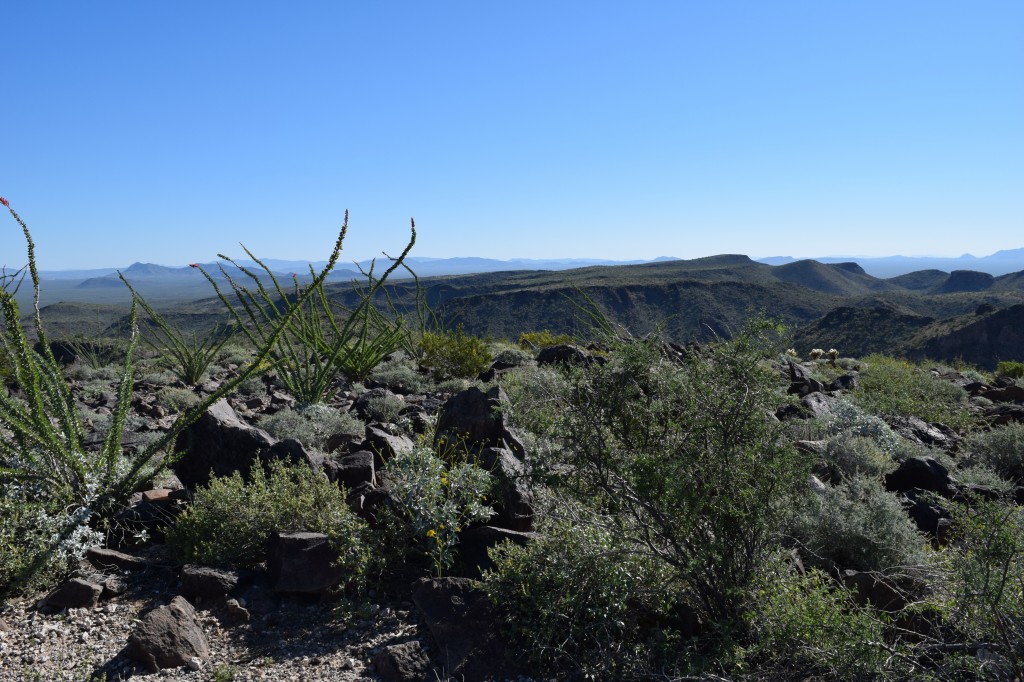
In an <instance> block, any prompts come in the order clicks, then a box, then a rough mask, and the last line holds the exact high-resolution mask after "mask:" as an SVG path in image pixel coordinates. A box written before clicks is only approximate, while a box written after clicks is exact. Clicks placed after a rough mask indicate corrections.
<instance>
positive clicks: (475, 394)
mask: <svg viewBox="0 0 1024 682" xmlns="http://www.w3.org/2000/svg"><path fill="white" fill-rule="evenodd" d="M507 401H508V398H507V397H506V396H505V392H504V391H503V390H501V388H500V387H498V386H494V387H492V388H491V389H489V390H488V391H487V393H484V392H483V391H481V390H480V389H479V388H477V387H475V386H474V387H472V388H468V389H466V390H465V391H462V392H460V393H456V394H455V395H453V396H452V397H451V398H449V399H448V401H447V402H446V403H445V404H444V407H442V408H441V414H440V415H438V417H437V428H436V430H435V431H434V447H435V448H436V449H438V451H440V452H444V450H445V449H446V448H457V449H460V450H464V451H466V452H470V453H475V454H478V453H480V452H482V451H483V450H484V449H485V448H507V449H508V450H511V451H512V453H513V454H514V455H515V456H516V457H518V458H519V459H522V458H523V457H524V456H525V454H526V453H525V450H524V448H523V444H522V441H521V440H520V438H519V436H518V435H517V434H516V433H515V431H514V430H513V429H512V427H511V426H509V425H508V424H507V423H506V421H505V417H504V415H503V414H502V412H501V408H502V404H503V403H505V402H507Z"/></svg>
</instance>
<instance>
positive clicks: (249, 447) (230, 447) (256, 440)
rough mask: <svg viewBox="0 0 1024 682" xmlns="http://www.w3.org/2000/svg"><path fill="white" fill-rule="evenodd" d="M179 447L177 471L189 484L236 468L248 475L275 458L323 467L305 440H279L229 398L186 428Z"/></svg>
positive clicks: (215, 405) (182, 479) (191, 484)
mask: <svg viewBox="0 0 1024 682" xmlns="http://www.w3.org/2000/svg"><path fill="white" fill-rule="evenodd" d="M175 449H176V450H177V451H179V452H185V455H184V456H183V457H182V458H181V459H179V460H178V461H177V462H176V463H175V465H174V473H175V474H176V475H177V476H178V478H179V479H180V480H181V482H182V483H183V484H184V485H186V486H189V487H193V488H194V487H197V486H202V485H206V484H207V483H209V482H210V475H211V472H212V474H213V475H214V476H228V475H230V474H232V473H233V472H235V471H238V472H239V473H241V474H242V476H243V477H245V478H248V477H249V475H250V473H251V472H252V467H253V466H254V465H255V464H257V463H259V464H260V465H265V464H266V463H268V462H269V461H271V460H273V459H282V460H285V461H288V462H291V463H293V464H295V463H299V462H305V463H306V464H308V465H309V466H311V467H313V468H319V464H320V463H319V461H317V460H316V459H315V458H314V457H313V456H312V455H310V453H308V452H307V451H306V449H305V448H304V447H303V446H302V443H300V442H298V441H297V440H295V439H293V438H286V439H285V440H283V441H280V442H278V441H277V440H275V439H274V437H273V436H271V435H270V434H269V433H267V432H266V431H264V430H263V429H259V428H256V427H255V426H251V425H249V424H247V423H246V422H245V421H244V420H242V418H241V417H239V416H238V414H237V413H236V412H235V411H234V410H233V409H232V408H231V406H230V405H229V404H228V402H227V401H226V400H219V401H217V402H216V403H214V404H213V405H212V406H211V407H210V409H209V410H207V411H206V414H204V415H203V416H202V417H200V418H199V421H197V422H196V423H195V424H193V425H192V426H191V427H189V428H188V429H187V430H186V431H184V432H183V433H182V434H181V435H180V436H179V437H178V441H177V443H176V444H175Z"/></svg>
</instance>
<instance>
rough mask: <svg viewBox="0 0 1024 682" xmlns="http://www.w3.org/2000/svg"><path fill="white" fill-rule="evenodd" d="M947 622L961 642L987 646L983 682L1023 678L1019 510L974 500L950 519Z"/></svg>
mask: <svg viewBox="0 0 1024 682" xmlns="http://www.w3.org/2000/svg"><path fill="white" fill-rule="evenodd" d="M953 519H954V524H953V528H954V529H955V536H954V540H953V543H952V545H951V549H950V550H949V551H948V552H947V554H948V558H949V561H950V567H951V569H952V572H951V575H950V576H949V577H950V583H949V585H948V588H947V589H948V595H949V596H950V597H951V600H952V602H951V605H950V606H951V609H950V613H949V620H950V621H951V623H952V624H953V625H954V626H955V627H957V628H958V629H959V630H960V632H961V633H963V638H964V640H965V641H976V642H987V643H988V644H987V646H986V648H987V649H989V651H990V653H991V655H990V657H989V658H990V663H989V664H988V665H987V667H988V668H989V669H990V671H991V672H990V675H989V677H988V678H987V679H1006V680H1011V679H1021V678H1022V677H1024V509H1021V507H1019V506H1017V505H1015V504H1007V503H1003V502H992V501H984V500H975V501H974V502H973V504H970V505H959V506H958V507H957V508H956V509H955V510H954V514H953Z"/></svg>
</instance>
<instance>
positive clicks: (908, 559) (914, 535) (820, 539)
mask: <svg viewBox="0 0 1024 682" xmlns="http://www.w3.org/2000/svg"><path fill="white" fill-rule="evenodd" d="M790 523H791V531H790V532H791V533H792V535H793V536H794V537H795V538H796V539H797V540H798V541H799V542H800V544H801V545H802V547H803V549H804V550H805V552H804V553H805V554H806V556H807V558H808V560H809V562H810V563H811V564H813V565H816V566H820V567H822V568H825V569H829V570H831V569H834V568H837V569H847V568H852V569H855V570H858V571H878V570H883V569H887V568H893V567H907V566H916V565H920V564H922V563H924V562H925V561H926V559H927V555H926V552H925V544H926V541H925V538H924V536H923V535H921V534H920V533H919V532H918V531H917V527H916V526H915V525H914V522H913V521H912V520H911V519H910V517H909V516H908V515H907V513H906V511H904V509H903V507H902V506H901V505H900V502H899V499H898V498H897V497H896V495H894V494H892V493H889V492H886V491H885V489H884V488H883V487H882V484H881V482H879V481H878V480H875V479H871V478H865V477H863V476H856V477H854V478H851V479H849V480H846V481H843V482H842V483H840V484H839V485H837V486H835V487H834V488H829V489H828V490H827V491H825V492H824V493H823V494H821V495H819V496H816V497H814V498H811V502H810V503H809V506H808V507H807V508H806V509H805V510H803V511H801V512H799V513H797V514H796V516H795V518H794V519H792V521H791V522H790Z"/></svg>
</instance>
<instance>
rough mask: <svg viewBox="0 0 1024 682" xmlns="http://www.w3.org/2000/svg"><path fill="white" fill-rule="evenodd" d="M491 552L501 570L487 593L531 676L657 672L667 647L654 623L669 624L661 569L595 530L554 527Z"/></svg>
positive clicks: (487, 582)
mask: <svg viewBox="0 0 1024 682" xmlns="http://www.w3.org/2000/svg"><path fill="white" fill-rule="evenodd" d="M601 525H605V524H601ZM490 554H491V558H492V559H493V560H494V563H495V566H496V568H495V569H494V570H493V571H490V572H488V573H487V574H486V575H485V578H484V588H485V589H486V590H487V593H488V594H489V595H490V597H491V599H492V601H494V602H495V603H496V604H500V605H501V607H502V608H503V609H504V613H505V618H506V620H505V622H504V626H503V631H504V633H505V635H506V636H507V637H508V638H509V639H510V641H511V642H512V643H513V644H514V646H515V649H516V650H517V651H521V652H523V653H524V654H525V656H526V660H527V661H528V662H529V669H530V670H531V671H535V672H544V673H547V674H550V675H552V676H573V675H575V676H582V677H583V678H584V679H589V678H593V679H598V678H605V679H607V678H622V677H626V676H628V675H630V674H636V673H640V672H643V671H648V670H651V669H655V668H656V667H657V664H658V662H659V659H660V658H661V656H660V655H659V653H664V651H663V650H664V649H665V648H667V646H666V645H667V644H668V641H667V640H666V639H664V638H662V639H661V640H660V641H657V640H656V639H655V638H654V632H653V628H652V627H650V626H651V618H652V616H653V617H655V618H658V619H662V620H664V621H666V623H669V622H671V618H669V617H668V607H669V606H670V604H671V599H670V596H669V595H667V594H666V593H665V592H664V590H663V589H662V588H661V585H662V584H663V583H664V581H665V580H666V579H667V578H668V577H669V576H668V574H667V571H666V570H665V566H664V564H662V563H661V562H658V561H657V560H652V559H650V558H645V557H643V556H640V555H638V554H637V553H635V552H634V551H633V548H631V547H629V546H627V547H625V548H623V547H622V546H620V543H618V542H617V541H616V539H615V537H614V536H613V535H612V534H611V533H610V532H609V531H607V530H603V529H602V528H601V527H599V526H597V525H593V524H589V525H587V526H584V527H579V526H576V527H574V526H572V525H570V524H567V523H560V524H556V525H554V526H552V527H550V528H545V529H544V533H543V535H542V536H541V537H540V538H539V539H537V540H536V541H534V542H531V543H529V544H528V545H526V546H525V547H520V546H518V545H514V544H512V543H505V544H503V545H500V546H499V547H497V548H496V549H494V550H492V551H491V553H490ZM675 639H676V640H678V638H677V637H675Z"/></svg>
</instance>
